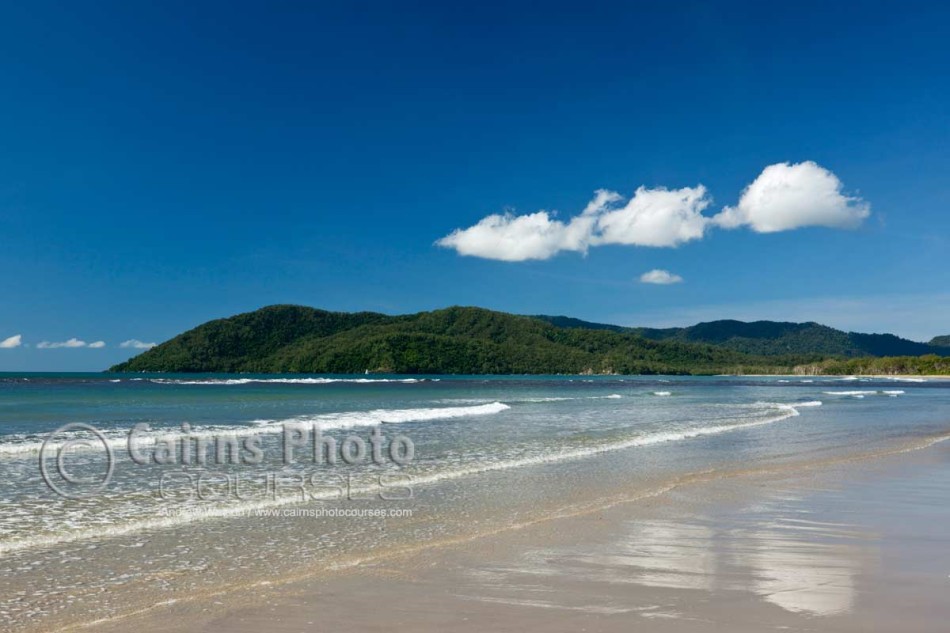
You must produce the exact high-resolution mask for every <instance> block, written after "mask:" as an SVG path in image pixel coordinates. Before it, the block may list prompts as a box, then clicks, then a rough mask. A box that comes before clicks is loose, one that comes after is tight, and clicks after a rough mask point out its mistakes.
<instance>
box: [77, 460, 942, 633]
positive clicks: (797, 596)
mask: <svg viewBox="0 0 950 633" xmlns="http://www.w3.org/2000/svg"><path fill="white" fill-rule="evenodd" d="M948 499H950V442H942V443H938V444H936V445H934V446H931V447H930V448H927V449H923V450H914V451H910V452H906V453H899V454H895V455H890V456H887V457H883V458H879V459H874V460H865V461H861V462H859V463H838V464H831V465H825V466H822V467H815V468H810V469H806V470H805V471H797V472H785V473H777V474H768V473H761V472H759V473H752V474H746V475H739V476H734V477H727V478H719V479H715V480H712V481H703V480H701V479H697V480H695V481H693V482H687V483H684V484H683V485H679V486H677V487H675V488H673V489H671V490H668V491H666V492H663V493H662V494H657V495H656V496H646V497H643V498H640V499H638V500H631V501H628V502H623V503H619V504H617V505H615V506H612V507H608V508H604V509H601V510H595V511H589V512H581V513H579V514H576V515H574V516H566V517H561V518H552V519H550V520H545V521H541V522H537V523H532V524H530V525H528V526H525V527H519V528H515V529H511V530H504V531H501V532H497V533H495V534H493V535H490V536H484V537H481V538H477V539H474V540H463V541H460V542H457V543H454V544H453V543H451V542H449V543H445V544H443V545H442V546H439V547H427V548H421V549H418V550H416V551H411V552H410V553H406V554H401V555H391V556H387V557H385V558H380V559H375V560H368V561H367V562H365V563H363V564H360V565H356V566H354V567H351V568H347V569H341V570H335V571H325V572H323V573H318V574H316V575H314V576H312V577H309V578H304V579H300V580H295V581H292V582H287V583H283V584H279V585H277V584H259V585H257V586H254V587H251V588H248V589H244V590H241V591H236V592H230V593H228V594H223V595H216V596H210V597H205V598H201V599H197V600H193V601H187V602H185V601H183V602H179V603H175V604H171V605H164V606H159V607H157V608H153V609H150V610H149V611H148V612H146V613H143V614H141V615H140V616H131V617H128V618H124V619H122V620H117V621H112V622H108V623H101V624H99V625H96V626H93V627H92V630H97V631H128V630H136V631H138V632H139V633H148V632H150V631H156V632H157V631H163V632H170V631H204V632H209V633H217V632H221V633H224V632H234V631H237V632H252V631H254V632H256V631H268V632H271V631H273V632H277V633H281V632H288V633H289V632H292V631H293V632H297V631H320V630H333V629H339V630H351V631H390V630H409V631H446V630H452V631H522V632H523V631H629V630H631V629H635V630H641V631H659V632H665V631H671V632H679V631H731V632H740V633H741V632H744V631H750V632H751V631H763V630H792V631H895V630H901V631H928V632H931V631H932V632H936V631H944V630H946V622H947V621H948V620H950V601H947V599H946V597H947V593H948V592H950V527H948V526H950V505H948V504H947V503H946V502H947V500H948ZM274 555H275V556H280V555H281V553H280V552H275V553H274ZM86 630H90V629H86Z"/></svg>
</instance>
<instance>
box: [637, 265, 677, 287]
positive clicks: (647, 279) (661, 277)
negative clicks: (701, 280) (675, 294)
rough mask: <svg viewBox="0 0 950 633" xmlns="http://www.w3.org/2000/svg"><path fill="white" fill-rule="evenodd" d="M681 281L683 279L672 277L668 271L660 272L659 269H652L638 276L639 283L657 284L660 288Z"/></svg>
mask: <svg viewBox="0 0 950 633" xmlns="http://www.w3.org/2000/svg"><path fill="white" fill-rule="evenodd" d="M682 281H683V278H682V277H680V276H679V275H674V274H673V273H671V272H670V271H668V270H660V269H659V268H654V269H653V270H651V271H648V272H645V273H643V274H642V275H640V282H641V283H645V284H659V285H661V286H665V285H669V284H678V283H680V282H682Z"/></svg>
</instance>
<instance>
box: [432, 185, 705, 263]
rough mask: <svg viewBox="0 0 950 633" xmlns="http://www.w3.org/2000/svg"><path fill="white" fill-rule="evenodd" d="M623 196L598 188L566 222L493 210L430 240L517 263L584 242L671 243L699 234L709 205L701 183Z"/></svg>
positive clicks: (582, 248)
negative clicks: (477, 219) (623, 202)
mask: <svg viewBox="0 0 950 633" xmlns="http://www.w3.org/2000/svg"><path fill="white" fill-rule="evenodd" d="M622 201H623V197H622V196H621V195H620V194H618V193H616V192H613V191H607V190H599V191H597V192H596V194H595V195H594V199H593V200H591V201H590V203H588V205H587V207H586V208H585V209H584V210H583V212H581V214H580V215H577V216H575V217H573V218H571V219H570V220H569V221H567V222H562V221H560V220H557V219H554V217H552V214H550V213H548V212H547V211H538V212H537V213H531V214H528V215H513V214H511V213H505V214H504V215H500V214H495V215H490V216H488V217H486V218H483V219H482V220H481V221H480V222H478V224H475V225H474V226H471V227H469V228H467V229H456V230H455V231H453V232H452V233H450V234H449V235H447V236H445V237H443V238H442V239H440V240H438V241H437V242H436V244H437V245H438V246H442V247H445V248H453V249H455V250H456V251H457V252H458V253H459V254H460V255H471V256H474V257H483V258H485V259H497V260H501V261H508V262H520V261H526V260H530V259H548V258H550V257H553V256H554V255H556V254H557V253H559V252H561V251H574V252H581V253H586V252H587V249H588V248H589V247H590V246H600V245H605V244H625V245H636V246H677V245H678V244H681V243H683V242H688V241H690V240H694V239H699V238H701V237H702V236H703V233H704V231H705V228H706V225H707V224H708V222H709V218H706V217H704V216H703V215H702V211H703V209H705V208H706V207H707V206H709V204H710V200H709V198H708V197H707V195H706V189H705V187H703V186H702V185H699V186H697V187H693V188H690V187H686V188H683V189H675V190H667V189H646V188H645V187H640V188H639V189H637V191H636V193H635V194H634V196H633V198H631V199H630V200H629V201H628V202H627V203H626V205H623V206H619V207H618V206H615V205H616V204H617V203H620V202H622Z"/></svg>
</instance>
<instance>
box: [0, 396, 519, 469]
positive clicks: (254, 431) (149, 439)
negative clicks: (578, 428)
mask: <svg viewBox="0 0 950 633" xmlns="http://www.w3.org/2000/svg"><path fill="white" fill-rule="evenodd" d="M510 408H511V407H510V406H509V405H507V404H504V403H502V402H489V403H486V404H481V405H473V406H464V407H428V408H418V409H373V410H371V411H342V412H338V413H321V414H316V415H302V416H297V417H293V418H286V419H283V420H253V421H252V422H250V423H249V425H248V426H233V425H196V426H194V427H192V428H191V429H190V430H189V431H188V432H187V433H184V432H182V431H181V430H179V429H175V428H172V429H155V430H152V431H148V432H144V433H140V434H136V438H138V441H137V442H136V444H137V445H139V446H142V447H148V446H151V445H154V443H155V441H156V440H158V439H168V438H171V439H180V438H183V437H192V438H202V437H207V438H211V437H224V436H232V437H233V436H239V437H243V436H248V435H263V434H273V433H281V432H283V429H284V425H285V424H307V425H310V424H313V425H315V426H316V428H319V429H322V430H330V429H345V428H352V427H357V426H375V425H377V424H400V423H405V422H424V421H427V420H446V419H452V418H462V417H468V416H479V415H492V414H495V413H501V412H502V411H505V410H507V409H510ZM103 436H104V437H105V440H106V443H107V444H108V445H109V446H110V447H111V448H112V449H113V450H123V449H125V448H126V446H127V442H128V441H129V430H121V431H120V430H110V431H103ZM36 437H37V436H36V435H35V434H31V435H22V434H20V435H8V436H5V437H4V438H3V443H2V444H0V456H13V457H16V456H23V455H34V454H37V453H39V452H40V450H41V449H42V447H43V440H39V441H37V439H36ZM80 438H85V439H90V438H92V436H91V434H89V433H87V432H84V431H67V432H65V433H62V434H60V435H57V437H56V441H51V442H50V443H49V445H48V446H47V451H50V454H54V453H52V451H56V450H58V449H60V448H62V447H63V446H64V445H65V444H66V443H67V442H69V441H70V440H74V439H80ZM72 450H77V451H89V450H92V451H101V450H102V443H101V441H100V440H98V439H95V438H92V439H91V442H90V444H89V445H88V446H82V445H80V446H75V447H74V448H73V449H72Z"/></svg>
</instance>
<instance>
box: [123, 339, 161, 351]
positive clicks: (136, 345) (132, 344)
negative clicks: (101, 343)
mask: <svg viewBox="0 0 950 633" xmlns="http://www.w3.org/2000/svg"><path fill="white" fill-rule="evenodd" d="M155 345H156V343H144V342H142V341H140V340H138V339H136V338H133V339H129V340H127V341H122V343H120V344H119V347H123V348H126V349H152V348H153V347H155Z"/></svg>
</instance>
